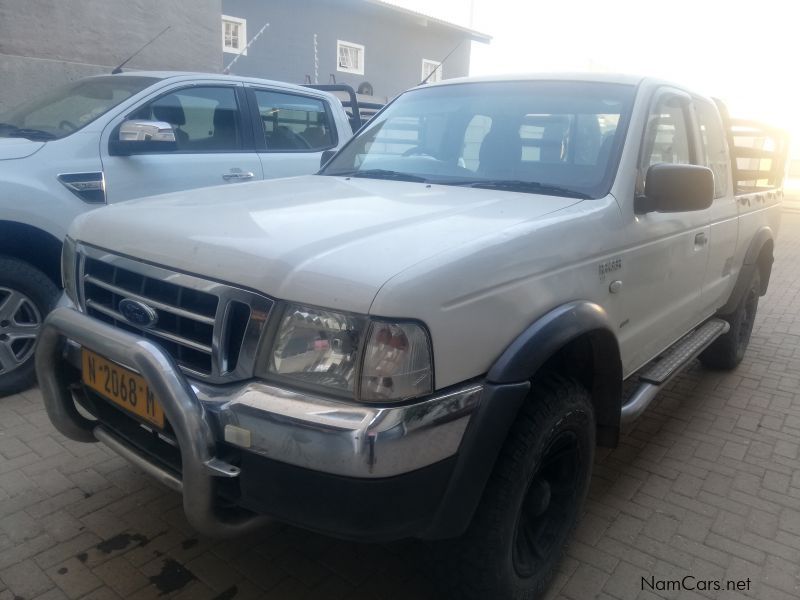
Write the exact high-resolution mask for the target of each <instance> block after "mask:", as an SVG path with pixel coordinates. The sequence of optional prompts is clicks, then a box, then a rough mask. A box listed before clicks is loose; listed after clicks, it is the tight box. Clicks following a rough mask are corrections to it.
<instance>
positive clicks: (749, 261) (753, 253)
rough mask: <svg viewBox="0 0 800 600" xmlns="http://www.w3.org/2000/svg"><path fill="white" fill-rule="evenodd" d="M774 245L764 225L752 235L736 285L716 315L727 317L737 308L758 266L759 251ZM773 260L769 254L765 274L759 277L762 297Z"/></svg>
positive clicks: (772, 235) (770, 230) (768, 229)
mask: <svg viewBox="0 0 800 600" xmlns="http://www.w3.org/2000/svg"><path fill="white" fill-rule="evenodd" d="M774 243H775V236H774V234H773V231H772V229H771V228H770V227H768V226H766V225H765V226H764V227H762V228H761V229H759V230H758V231H756V233H755V235H753V239H751V240H750V244H749V245H748V246H747V252H745V255H744V262H743V263H742V268H741V269H740V270H739V277H738V278H737V279H736V283H735V284H734V286H733V290H732V291H731V295H730V296H729V297H728V301H727V302H726V303H725V305H724V306H722V307H721V308H720V309H719V310H718V311H717V314H720V315H728V314H730V313H732V312H733V311H735V310H736V307H737V306H739V302H740V301H741V299H742V296H743V295H744V293H745V291H746V290H747V286H748V285H749V283H750V278H751V277H752V275H753V271H754V270H755V269H757V268H758V266H759V265H758V259H759V257H760V256H761V251H762V250H763V249H764V246H766V245H767V244H774ZM774 260H775V259H774V258H773V256H772V254H771V253H770V256H769V264H768V265H767V268H766V270H765V272H764V273H762V277H761V295H762V296H763V295H764V294H766V293H767V287H768V286H769V278H770V275H771V274H772V263H773V262H774Z"/></svg>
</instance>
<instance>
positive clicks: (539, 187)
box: [450, 179, 591, 200]
mask: <svg viewBox="0 0 800 600" xmlns="http://www.w3.org/2000/svg"><path fill="white" fill-rule="evenodd" d="M450 185H460V186H465V187H474V188H485V189H490V190H507V191H510V192H527V193H529V194H533V193H535V194H546V195H550V196H567V197H569V198H580V199H581V200H588V199H590V198H591V196H590V195H589V194H585V193H583V192H578V191H576V190H571V189H569V188H565V187H561V186H560V185H549V184H546V183H539V182H538V181H524V180H522V179H477V180H473V181H463V182H462V181H454V182H452V183H450Z"/></svg>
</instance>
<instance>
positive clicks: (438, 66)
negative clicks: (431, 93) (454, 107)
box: [419, 40, 464, 85]
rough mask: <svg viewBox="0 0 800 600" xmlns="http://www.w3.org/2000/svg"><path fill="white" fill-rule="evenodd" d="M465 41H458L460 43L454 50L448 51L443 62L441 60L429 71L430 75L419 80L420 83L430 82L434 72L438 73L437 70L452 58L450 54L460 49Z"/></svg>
mask: <svg viewBox="0 0 800 600" xmlns="http://www.w3.org/2000/svg"><path fill="white" fill-rule="evenodd" d="M463 42H464V40H461V41H460V42H458V43H457V44H456V47H455V48H453V49H452V50H450V52H448V53H447V56H445V57H444V58H443V59H442V60H441V62H440V63H439V64H438V65H436V67H435V68H434V69H433V71H431V72H430V73H428V76H427V77H426V78H425V79H423V80H422V81H420V82H419V85H425V84H426V83H428V79H430V78H431V77H433V74H434V73H436V71H438V70H439V69H441V68H442V65H443V64H444V63H445V61H446V60H447V59H448V58H450V55H451V54H453V52H455V51H456V50H458V49H459V48H460V47H461V44H462V43H463Z"/></svg>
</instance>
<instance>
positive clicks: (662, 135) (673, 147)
mask: <svg viewBox="0 0 800 600" xmlns="http://www.w3.org/2000/svg"><path fill="white" fill-rule="evenodd" d="M691 159H692V157H691V153H690V151H689V126H688V120H687V118H686V103H685V101H684V100H683V99H681V98H678V97H677V96H666V97H664V98H662V99H661V100H659V102H658V104H657V105H656V106H655V109H654V110H653V111H652V112H651V113H650V116H649V117H648V119H647V129H646V133H645V140H644V152H643V154H642V162H641V166H642V167H643V170H644V171H646V170H647V167H650V166H652V165H655V164H658V163H672V164H680V165H688V164H691Z"/></svg>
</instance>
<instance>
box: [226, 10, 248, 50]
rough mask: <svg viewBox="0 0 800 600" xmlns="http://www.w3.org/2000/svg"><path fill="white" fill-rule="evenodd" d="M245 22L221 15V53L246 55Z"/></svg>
mask: <svg viewBox="0 0 800 600" xmlns="http://www.w3.org/2000/svg"><path fill="white" fill-rule="evenodd" d="M246 46H247V21H246V20H245V19H239V18H238V17H229V16H227V15H222V51H223V52H231V53H233V54H244V55H247V50H246V48H245V47H246Z"/></svg>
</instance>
